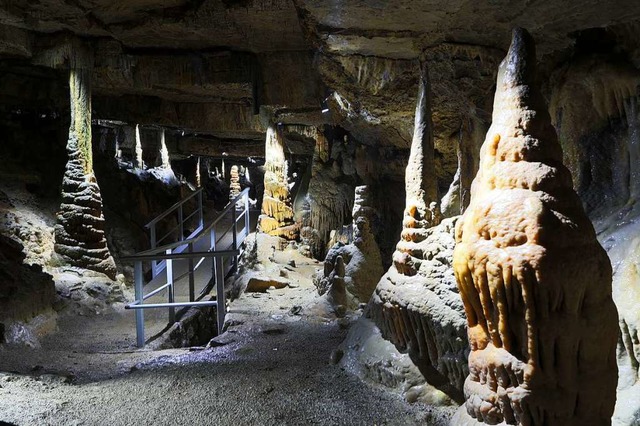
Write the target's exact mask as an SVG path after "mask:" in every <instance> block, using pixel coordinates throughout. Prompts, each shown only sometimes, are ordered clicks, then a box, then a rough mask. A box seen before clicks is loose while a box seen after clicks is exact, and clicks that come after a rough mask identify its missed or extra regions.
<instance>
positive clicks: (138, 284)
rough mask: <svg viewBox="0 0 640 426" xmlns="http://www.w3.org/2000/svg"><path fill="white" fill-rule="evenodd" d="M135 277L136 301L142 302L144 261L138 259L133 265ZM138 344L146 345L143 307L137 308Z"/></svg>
mask: <svg viewBox="0 0 640 426" xmlns="http://www.w3.org/2000/svg"><path fill="white" fill-rule="evenodd" d="M133 277H134V281H135V292H136V302H137V303H142V299H143V297H144V293H143V287H144V283H143V282H142V281H143V275H142V261H140V260H137V261H136V262H135V264H134V267H133ZM136 344H137V346H138V347H139V348H142V347H144V312H143V310H142V309H136Z"/></svg>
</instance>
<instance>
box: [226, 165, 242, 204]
mask: <svg viewBox="0 0 640 426" xmlns="http://www.w3.org/2000/svg"><path fill="white" fill-rule="evenodd" d="M229 177H230V180H231V183H230V185H229V189H230V191H229V199H230V200H233V199H234V198H236V197H237V196H238V195H240V191H242V188H241V187H240V172H239V171H238V166H236V165H233V166H231V171H230V172H229Z"/></svg>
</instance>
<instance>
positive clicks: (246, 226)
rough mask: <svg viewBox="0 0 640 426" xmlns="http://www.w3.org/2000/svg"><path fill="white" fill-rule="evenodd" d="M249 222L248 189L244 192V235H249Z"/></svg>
mask: <svg viewBox="0 0 640 426" xmlns="http://www.w3.org/2000/svg"><path fill="white" fill-rule="evenodd" d="M250 226H251V223H250V218H249V191H247V192H245V194H244V229H245V231H244V233H245V237H248V236H249V232H250V231H251V228H250Z"/></svg>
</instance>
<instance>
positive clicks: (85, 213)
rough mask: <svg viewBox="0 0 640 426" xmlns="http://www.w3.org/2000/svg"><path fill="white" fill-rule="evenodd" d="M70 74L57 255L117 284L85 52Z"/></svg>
mask: <svg viewBox="0 0 640 426" xmlns="http://www.w3.org/2000/svg"><path fill="white" fill-rule="evenodd" d="M75 55H77V57H75V59H74V61H71V63H72V64H75V67H72V68H71V69H70V71H69V91H70V104H71V124H70V126H69V139H68V141H67V153H68V155H69V159H68V161H67V165H66V169H65V173H64V178H63V181H62V204H61V205H60V211H59V212H58V214H57V216H56V218H57V224H56V226H55V251H56V252H57V253H59V254H60V255H61V256H62V257H63V258H64V259H65V260H66V261H67V262H69V263H71V264H72V265H74V266H79V267H83V268H87V269H92V270H96V271H99V272H103V273H105V274H107V275H109V276H110V277H111V278H115V273H116V268H115V264H114V262H113V259H112V257H111V254H110V253H109V249H108V247H107V241H106V238H105V234H104V217H103V215H102V197H101V195H100V188H99V187H98V183H97V182H96V178H95V175H94V174H93V156H92V151H91V72H92V69H91V64H92V59H90V58H91V56H90V54H89V53H88V52H86V51H85V50H84V49H78V51H77V52H76V53H75Z"/></svg>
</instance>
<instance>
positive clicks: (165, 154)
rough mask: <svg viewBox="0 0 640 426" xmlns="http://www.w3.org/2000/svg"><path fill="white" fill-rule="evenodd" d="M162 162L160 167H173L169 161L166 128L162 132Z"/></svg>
mask: <svg viewBox="0 0 640 426" xmlns="http://www.w3.org/2000/svg"><path fill="white" fill-rule="evenodd" d="M160 162H161V164H160V167H162V168H165V169H170V168H171V163H170V161H169V150H168V149H167V143H166V140H165V135H164V129H162V130H161V133H160Z"/></svg>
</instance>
